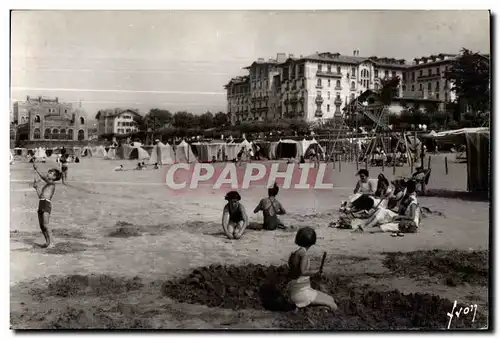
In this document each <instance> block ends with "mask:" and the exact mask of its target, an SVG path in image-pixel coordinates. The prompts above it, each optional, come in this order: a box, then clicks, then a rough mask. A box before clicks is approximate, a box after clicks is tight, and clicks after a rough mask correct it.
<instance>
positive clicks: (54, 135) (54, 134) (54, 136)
mask: <svg viewBox="0 0 500 339" xmlns="http://www.w3.org/2000/svg"><path fill="white" fill-rule="evenodd" d="M51 139H59V130H58V129H57V128H54V129H53V130H52V138H51Z"/></svg>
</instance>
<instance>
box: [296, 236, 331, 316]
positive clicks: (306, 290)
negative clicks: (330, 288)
mask: <svg viewBox="0 0 500 339" xmlns="http://www.w3.org/2000/svg"><path fill="white" fill-rule="evenodd" d="M295 244H297V245H298V246H299V248H298V249H297V250H296V251H294V252H292V253H291V254H290V257H289V259H288V267H289V268H290V277H291V278H292V280H291V281H290V282H289V284H288V291H289V294H290V299H291V300H292V302H293V303H294V304H295V305H296V306H297V307H298V308H303V307H306V306H309V305H317V306H327V307H329V308H330V310H332V311H335V310H336V309H337V304H336V303H335V300H334V299H333V297H331V296H330V295H328V294H326V293H323V292H321V291H317V290H315V289H313V288H312V287H311V279H310V277H311V276H313V275H316V274H319V273H321V272H320V271H319V270H312V269H311V268H310V266H311V263H310V259H309V254H308V252H307V251H308V250H309V248H311V246H313V245H315V244H316V232H315V231H314V229H312V228H311V227H303V228H301V229H299V231H298V232H297V235H296V236H295Z"/></svg>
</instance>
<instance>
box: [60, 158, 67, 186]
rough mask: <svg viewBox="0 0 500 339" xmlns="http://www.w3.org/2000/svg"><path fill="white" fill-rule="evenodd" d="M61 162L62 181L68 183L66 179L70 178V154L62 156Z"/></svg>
mask: <svg viewBox="0 0 500 339" xmlns="http://www.w3.org/2000/svg"><path fill="white" fill-rule="evenodd" d="M59 164H60V165H61V168H60V171H61V173H62V183H63V184H64V185H66V181H67V180H68V156H67V155H66V154H64V155H63V156H61V159H60V160H59Z"/></svg>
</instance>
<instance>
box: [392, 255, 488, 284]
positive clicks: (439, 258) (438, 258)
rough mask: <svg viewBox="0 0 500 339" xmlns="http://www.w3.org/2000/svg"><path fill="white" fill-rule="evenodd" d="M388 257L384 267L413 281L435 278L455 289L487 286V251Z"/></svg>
mask: <svg viewBox="0 0 500 339" xmlns="http://www.w3.org/2000/svg"><path fill="white" fill-rule="evenodd" d="M385 254H387V257H386V259H385V260H384V265H385V266H386V267H387V268H389V269H391V270H393V271H394V272H396V273H397V274H400V275H405V276H410V277H412V278H418V279H427V278H428V277H433V278H437V279H438V280H441V282H442V283H443V284H446V285H449V286H456V285H458V284H463V283H470V284H476V285H482V286H487V285H488V266H489V264H488V256H489V252H488V251H473V252H464V251H457V250H453V251H443V250H432V251H415V252H407V253H402V252H395V253H385Z"/></svg>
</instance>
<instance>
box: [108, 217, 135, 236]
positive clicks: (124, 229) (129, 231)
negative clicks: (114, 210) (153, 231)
mask: <svg viewBox="0 0 500 339" xmlns="http://www.w3.org/2000/svg"><path fill="white" fill-rule="evenodd" d="M116 227H117V228H116V229H115V230H113V231H111V232H110V233H109V234H108V237H116V238H128V237H138V236H140V235H142V233H141V231H140V230H139V228H138V227H137V226H134V225H132V224H130V223H128V222H124V221H118V222H117V223H116Z"/></svg>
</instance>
